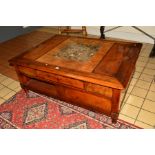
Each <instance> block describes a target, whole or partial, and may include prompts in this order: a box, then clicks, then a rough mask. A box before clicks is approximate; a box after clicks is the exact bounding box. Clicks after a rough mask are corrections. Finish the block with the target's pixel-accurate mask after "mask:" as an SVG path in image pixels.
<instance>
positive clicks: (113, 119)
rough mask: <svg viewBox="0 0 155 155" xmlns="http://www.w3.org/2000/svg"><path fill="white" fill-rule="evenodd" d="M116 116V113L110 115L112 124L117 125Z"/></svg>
mask: <svg viewBox="0 0 155 155" xmlns="http://www.w3.org/2000/svg"><path fill="white" fill-rule="evenodd" d="M118 115H119V114H118V113H112V114H111V118H112V123H117V119H118Z"/></svg>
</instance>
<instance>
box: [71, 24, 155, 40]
mask: <svg viewBox="0 0 155 155" xmlns="http://www.w3.org/2000/svg"><path fill="white" fill-rule="evenodd" d="M113 27H115V26H106V28H105V30H108V29H111V28H113ZM74 28H77V27H74ZM78 28H79V27H78ZM139 28H140V29H142V30H143V31H145V32H147V33H148V34H150V35H152V36H154V37H155V26H139ZM87 32H88V34H93V35H100V27H99V26H87ZM105 35H106V36H107V37H112V38H120V39H127V40H133V41H139V42H146V43H154V42H153V40H152V39H150V38H149V37H147V36H145V35H144V34H142V33H141V32H139V31H138V30H136V29H134V28H132V27H131V26H123V27H120V28H118V29H116V30H113V31H110V32H107V33H105Z"/></svg>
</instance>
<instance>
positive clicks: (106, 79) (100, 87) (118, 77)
mask: <svg viewBox="0 0 155 155" xmlns="http://www.w3.org/2000/svg"><path fill="white" fill-rule="evenodd" d="M141 46H142V44H140V43H131V42H120V41H119V42H118V41H108V40H101V39H93V38H80V37H70V36H62V35H55V36H53V37H52V38H50V39H49V40H47V41H45V42H43V43H41V44H40V45H39V46H37V47H34V48H32V49H31V50H29V51H27V52H25V53H24V54H21V55H19V56H17V57H15V58H13V59H11V60H10V61H9V62H10V65H13V66H14V67H15V69H16V72H17V75H18V78H19V81H20V84H21V87H22V88H23V89H25V90H33V91H35V92H39V93H42V94H45V95H48V96H51V97H54V98H57V99H60V100H62V101H66V102H69V103H71V104H75V105H78V106H81V107H84V108H88V109H90V110H92V111H97V112H101V113H104V114H106V115H108V116H111V118H112V121H113V122H116V121H117V118H118V114H119V109H120V107H121V103H120V94H121V91H122V90H125V89H126V88H127V85H128V83H129V81H130V79H131V76H132V73H133V72H134V69H135V63H136V60H137V58H138V55H139V52H140V50H141Z"/></svg>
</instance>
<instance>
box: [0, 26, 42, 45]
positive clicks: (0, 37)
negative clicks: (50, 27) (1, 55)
mask: <svg viewBox="0 0 155 155" xmlns="http://www.w3.org/2000/svg"><path fill="white" fill-rule="evenodd" d="M39 27H40V26H28V27H26V26H25V27H23V26H0V42H4V41H6V40H9V39H11V38H14V37H16V36H19V35H22V34H25V33H28V32H31V31H33V30H35V29H37V28H39Z"/></svg>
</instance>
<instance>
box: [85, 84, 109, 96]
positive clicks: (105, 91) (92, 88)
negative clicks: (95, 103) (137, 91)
mask: <svg viewBox="0 0 155 155" xmlns="http://www.w3.org/2000/svg"><path fill="white" fill-rule="evenodd" d="M86 91H88V92H92V93H95V94H100V95H103V96H105V97H108V98H111V97H112V88H108V87H104V86H100V85H96V84H93V83H87V84H86Z"/></svg>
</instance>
